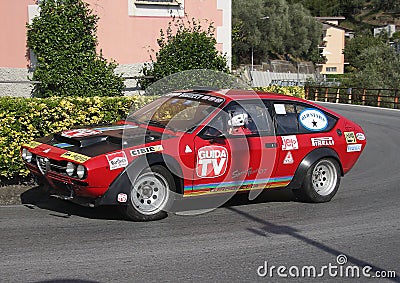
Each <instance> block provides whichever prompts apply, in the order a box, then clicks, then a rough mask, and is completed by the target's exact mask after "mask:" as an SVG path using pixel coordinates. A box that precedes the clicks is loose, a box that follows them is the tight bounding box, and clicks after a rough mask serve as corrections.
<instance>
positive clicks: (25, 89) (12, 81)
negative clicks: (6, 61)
mask: <svg viewBox="0 0 400 283" xmlns="http://www.w3.org/2000/svg"><path fill="white" fill-rule="evenodd" d="M31 76H32V73H29V72H28V69H27V68H0V96H17V97H30V96H31V91H32V89H33V84H31V83H30V82H29V79H28V78H29V77H31Z"/></svg>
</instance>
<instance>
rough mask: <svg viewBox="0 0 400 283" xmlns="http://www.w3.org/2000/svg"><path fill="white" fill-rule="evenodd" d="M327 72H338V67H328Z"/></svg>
mask: <svg viewBox="0 0 400 283" xmlns="http://www.w3.org/2000/svg"><path fill="white" fill-rule="evenodd" d="M326 72H327V73H334V72H337V68H336V67H326Z"/></svg>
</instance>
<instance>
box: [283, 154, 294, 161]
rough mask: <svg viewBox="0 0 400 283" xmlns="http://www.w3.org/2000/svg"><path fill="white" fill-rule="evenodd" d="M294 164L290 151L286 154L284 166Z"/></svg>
mask: <svg viewBox="0 0 400 283" xmlns="http://www.w3.org/2000/svg"><path fill="white" fill-rule="evenodd" d="M293 163H294V160H293V155H292V153H291V152H290V151H289V152H288V153H287V154H286V157H285V159H284V160H283V164H293Z"/></svg>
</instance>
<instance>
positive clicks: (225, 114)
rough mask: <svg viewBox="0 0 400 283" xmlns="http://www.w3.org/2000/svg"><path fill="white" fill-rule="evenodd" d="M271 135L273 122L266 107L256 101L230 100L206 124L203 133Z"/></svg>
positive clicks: (208, 134) (207, 134)
mask: <svg viewBox="0 0 400 283" xmlns="http://www.w3.org/2000/svg"><path fill="white" fill-rule="evenodd" d="M217 134H222V135H224V136H243V135H245V136H253V135H254V136H258V135H272V134H273V123H272V119H271V116H270V114H269V111H268V108H267V107H266V106H265V105H264V104H261V103H259V101H257V102H243V103H240V104H239V103H235V102H232V103H230V104H229V105H228V106H226V107H225V108H224V109H223V110H222V111H221V112H220V113H219V114H218V115H217V116H216V117H215V118H214V119H212V120H211V121H210V123H209V124H208V125H207V126H206V128H205V131H204V133H203V135H206V136H212V135H217Z"/></svg>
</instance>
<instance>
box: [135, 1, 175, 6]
mask: <svg viewBox="0 0 400 283" xmlns="http://www.w3.org/2000/svg"><path fill="white" fill-rule="evenodd" d="M134 3H135V5H161V6H162V5H164V6H179V2H177V1H176V0H135V2H134Z"/></svg>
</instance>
